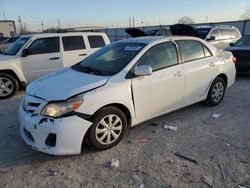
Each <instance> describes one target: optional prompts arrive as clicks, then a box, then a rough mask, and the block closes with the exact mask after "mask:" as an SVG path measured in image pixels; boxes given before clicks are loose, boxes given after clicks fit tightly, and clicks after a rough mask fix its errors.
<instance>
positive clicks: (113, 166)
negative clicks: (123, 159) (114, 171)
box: [107, 159, 120, 168]
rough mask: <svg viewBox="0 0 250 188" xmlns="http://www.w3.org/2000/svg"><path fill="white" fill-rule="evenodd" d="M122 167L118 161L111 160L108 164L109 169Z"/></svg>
mask: <svg viewBox="0 0 250 188" xmlns="http://www.w3.org/2000/svg"><path fill="white" fill-rule="evenodd" d="M119 165H120V163H119V161H118V160H117V159H111V161H110V162H108V164H107V166H108V167H109V168H118V167H119Z"/></svg>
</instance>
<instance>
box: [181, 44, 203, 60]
mask: <svg viewBox="0 0 250 188" xmlns="http://www.w3.org/2000/svg"><path fill="white" fill-rule="evenodd" d="M178 44H179V46H180V47H181V52H182V57H183V61H184V62H187V61H192V60H196V59H201V58H204V57H205V54H204V51H203V46H202V44H201V43H200V42H199V41H193V40H183V41H178Z"/></svg>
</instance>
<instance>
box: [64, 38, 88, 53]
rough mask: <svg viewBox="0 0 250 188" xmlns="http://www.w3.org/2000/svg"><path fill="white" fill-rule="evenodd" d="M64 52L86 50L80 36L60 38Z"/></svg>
mask: <svg viewBox="0 0 250 188" xmlns="http://www.w3.org/2000/svg"><path fill="white" fill-rule="evenodd" d="M62 41H63V48H64V51H72V50H82V49H86V47H85V44H84V41H83V38H82V36H68V37H62Z"/></svg>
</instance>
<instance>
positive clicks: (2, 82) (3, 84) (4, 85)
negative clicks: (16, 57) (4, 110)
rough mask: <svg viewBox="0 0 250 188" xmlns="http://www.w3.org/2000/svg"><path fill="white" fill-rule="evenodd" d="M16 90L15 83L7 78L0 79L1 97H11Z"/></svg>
mask: <svg viewBox="0 0 250 188" xmlns="http://www.w3.org/2000/svg"><path fill="white" fill-rule="evenodd" d="M13 90H14V84H13V82H12V81H11V80H10V79H8V78H5V77H0V97H6V96H8V95H10V94H11V93H12V92H13Z"/></svg>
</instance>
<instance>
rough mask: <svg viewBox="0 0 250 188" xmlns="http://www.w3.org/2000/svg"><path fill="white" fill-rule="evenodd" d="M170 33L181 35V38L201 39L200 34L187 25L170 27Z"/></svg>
mask: <svg viewBox="0 0 250 188" xmlns="http://www.w3.org/2000/svg"><path fill="white" fill-rule="evenodd" d="M170 31H171V33H172V35H181V36H192V37H199V38H201V36H200V35H199V33H198V32H197V31H196V29H195V28H193V27H192V26H190V25H185V24H175V25H171V26H170Z"/></svg>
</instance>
